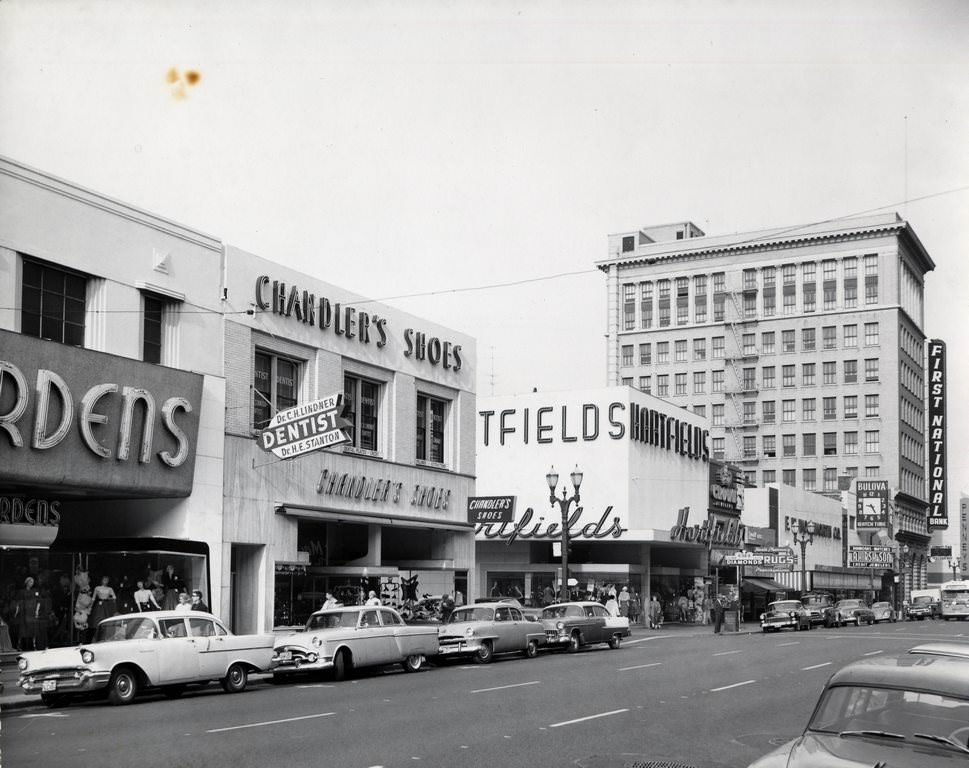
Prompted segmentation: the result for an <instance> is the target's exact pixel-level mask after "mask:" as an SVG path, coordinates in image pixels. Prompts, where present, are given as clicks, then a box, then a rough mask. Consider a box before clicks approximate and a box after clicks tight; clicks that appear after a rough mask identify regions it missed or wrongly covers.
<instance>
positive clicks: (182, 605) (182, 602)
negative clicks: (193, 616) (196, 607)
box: [175, 590, 192, 613]
mask: <svg viewBox="0 0 969 768" xmlns="http://www.w3.org/2000/svg"><path fill="white" fill-rule="evenodd" d="M175 610H176V611H179V612H181V613H188V612H189V611H191V610H192V598H190V597H189V596H188V592H185V591H184V590H183V591H181V592H179V593H178V603H177V604H176V605H175Z"/></svg>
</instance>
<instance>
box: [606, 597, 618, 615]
mask: <svg viewBox="0 0 969 768" xmlns="http://www.w3.org/2000/svg"><path fill="white" fill-rule="evenodd" d="M606 610H607V611H609V615H610V616H618V615H619V601H618V600H616V598H615V597H613V596H612V595H609V599H608V600H606Z"/></svg>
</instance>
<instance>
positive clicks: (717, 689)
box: [710, 680, 757, 693]
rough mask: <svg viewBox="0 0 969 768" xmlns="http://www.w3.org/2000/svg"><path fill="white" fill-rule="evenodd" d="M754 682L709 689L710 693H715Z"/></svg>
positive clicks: (747, 681)
mask: <svg viewBox="0 0 969 768" xmlns="http://www.w3.org/2000/svg"><path fill="white" fill-rule="evenodd" d="M756 682H757V681H756V680H744V681H743V682H742V683H734V684H733V685H721V686H720V687H719V688H711V689H710V693H716V692H717V691H729V690H730V689H731V688H739V687H740V686H742V685H750V684H751V683H756Z"/></svg>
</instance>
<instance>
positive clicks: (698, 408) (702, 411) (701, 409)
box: [693, 405, 707, 419]
mask: <svg viewBox="0 0 969 768" xmlns="http://www.w3.org/2000/svg"><path fill="white" fill-rule="evenodd" d="M693 413H695V414H696V415H697V416H702V417H703V418H704V419H705V418H706V417H707V407H706V406H705V405H694V406H693Z"/></svg>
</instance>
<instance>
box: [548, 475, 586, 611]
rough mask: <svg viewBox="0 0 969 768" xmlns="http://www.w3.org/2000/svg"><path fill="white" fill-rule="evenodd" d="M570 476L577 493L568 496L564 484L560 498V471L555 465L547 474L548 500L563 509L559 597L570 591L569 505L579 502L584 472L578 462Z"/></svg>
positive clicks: (561, 597) (562, 597)
mask: <svg viewBox="0 0 969 768" xmlns="http://www.w3.org/2000/svg"><path fill="white" fill-rule="evenodd" d="M569 477H570V478H571V479H572V487H573V488H574V489H575V493H574V494H573V495H572V496H568V495H567V492H566V490H565V486H564V485H563V486H562V498H561V499H560V498H558V497H557V496H556V495H555V489H556V488H557V487H558V484H559V473H558V472H556V471H555V467H554V466H553V467H552V468H551V469H549V471H548V474H546V475H545V481H546V482H547V483H548V500H549V501H550V502H551V504H552V506H553V507H554V506H555V505H556V504H558V505H559V509H560V510H561V511H562V590H561V591H560V592H559V599H567V598H565V597H564V596H565V595H567V594H568V591H569V506H571V504H572V502H573V501H574V502H575V503H576V505H578V503H579V486H580V485H582V472H581V471H580V470H579V465H578V464H576V465H575V469H574V470H573V471H572V474H571V475H570V476H569Z"/></svg>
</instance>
